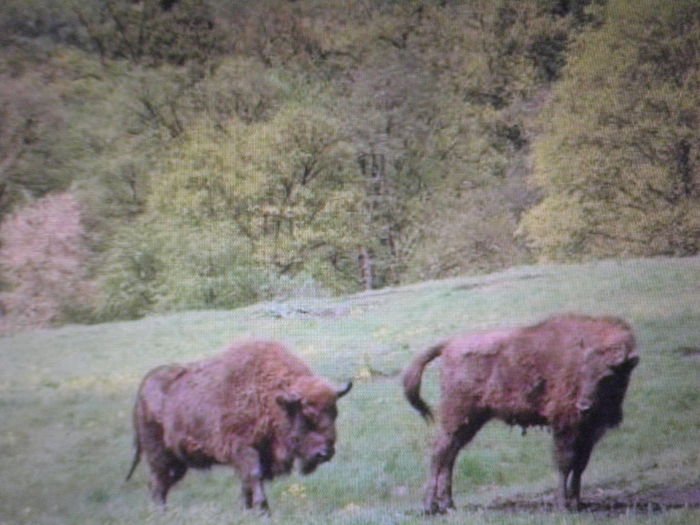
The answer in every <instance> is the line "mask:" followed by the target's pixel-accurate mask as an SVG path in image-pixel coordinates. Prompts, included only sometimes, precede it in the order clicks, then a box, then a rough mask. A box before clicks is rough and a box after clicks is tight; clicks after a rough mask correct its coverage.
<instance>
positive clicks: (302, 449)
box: [127, 341, 352, 509]
mask: <svg viewBox="0 0 700 525" xmlns="http://www.w3.org/2000/svg"><path fill="white" fill-rule="evenodd" d="M351 386H352V384H351V383H348V384H347V386H345V387H344V388H343V389H340V390H339V389H336V388H333V387H332V386H331V385H330V384H329V383H328V382H327V381H325V380H324V379H321V378H320V377H318V376H315V375H314V374H313V373H312V372H311V370H310V369H309V368H308V367H307V366H306V365H305V364H304V363H303V362H302V361H301V360H299V359H298V358H297V357H295V356H294V355H292V354H291V353H290V352H289V351H288V350H287V349H286V348H285V347H284V346H282V345H280V344H278V343H275V342H270V341H250V342H243V343H238V344H233V345H231V346H229V347H228V348H226V349H225V350H224V351H223V352H222V353H220V354H219V355H217V356H214V357H211V358H209V359H204V360H202V361H197V362H194V363H190V364H187V365H166V366H161V367H159V368H155V369H154V370H151V371H150V372H149V373H148V374H147V375H146V377H145V378H144V379H143V382H142V383H141V386H140V388H139V391H138V396H137V399H136V405H135V407H134V428H135V432H136V438H135V442H136V455H135V457H134V462H133V464H132V466H131V470H130V471H129V474H128V475H127V480H128V479H129V478H130V477H131V475H132V474H133V472H134V469H135V468H136V466H137V465H138V462H139V460H140V458H141V454H145V455H146V460H147V461H148V466H149V468H150V481H149V486H150V490H151V496H152V497H153V499H154V500H155V501H156V502H158V503H160V504H163V505H164V504H165V500H166V497H167V495H168V490H169V489H170V488H171V487H172V486H173V485H174V484H175V483H177V482H178V481H179V480H180V479H182V477H183V476H184V475H185V473H186V472H187V469H188V468H190V467H192V468H208V467H210V466H212V465H217V464H220V465H230V466H231V467H233V468H234V469H235V470H236V471H237V473H238V475H239V476H240V477H241V480H242V488H243V499H244V501H245V506H246V507H247V508H251V507H257V508H260V509H267V500H266V498H265V493H264V491H263V481H264V480H269V479H272V478H274V477H275V476H277V475H279V474H286V473H288V472H290V471H291V469H292V466H293V464H294V461H295V460H297V459H298V460H299V462H300V469H301V472H302V473H304V474H309V473H311V472H313V471H314V470H315V469H316V467H317V466H318V465H319V464H320V463H323V462H325V461H328V460H330V459H331V457H333V454H334V452H335V449H334V445H335V438H336V434H335V419H336V415H337V409H336V400H337V399H338V398H340V397H341V396H343V395H345V394H346V393H347V392H348V391H349V390H350V388H351Z"/></svg>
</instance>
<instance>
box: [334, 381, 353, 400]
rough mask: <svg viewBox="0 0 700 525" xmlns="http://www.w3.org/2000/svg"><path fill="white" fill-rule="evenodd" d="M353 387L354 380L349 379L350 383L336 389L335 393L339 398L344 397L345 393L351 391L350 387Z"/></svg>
mask: <svg viewBox="0 0 700 525" xmlns="http://www.w3.org/2000/svg"><path fill="white" fill-rule="evenodd" d="M351 388H352V381H348V384H347V385H345V386H344V387H343V388H340V389H338V390H337V391H336V393H335V395H336V397H337V398H338V399H340V398H341V397H343V396H344V395H345V394H347V393H348V392H350V389H351Z"/></svg>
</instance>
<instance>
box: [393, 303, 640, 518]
mask: <svg viewBox="0 0 700 525" xmlns="http://www.w3.org/2000/svg"><path fill="white" fill-rule="evenodd" d="M438 356H442V365H441V370H440V387H441V401H440V421H441V427H442V428H441V431H440V433H439V435H438V436H437V439H436V441H435V443H434V446H433V451H432V458H431V465H430V477H429V479H428V485H427V491H426V494H425V499H424V508H425V511H426V512H429V513H435V512H445V511H446V510H447V509H449V508H453V507H454V504H453V501H452V468H453V466H454V462H455V459H456V457H457V454H458V453H459V450H460V449H461V448H462V447H463V446H464V445H466V444H467V443H469V441H470V440H471V439H472V438H473V437H474V435H475V434H476V433H477V432H478V431H479V429H480V428H481V427H482V426H483V425H484V424H485V423H486V422H487V421H488V420H490V419H491V418H498V419H501V420H503V421H505V422H506V423H508V424H509V425H520V426H522V427H523V429H524V428H525V427H528V426H531V425H549V426H550V427H551V428H552V433H553V437H554V459H555V461H556V464H557V467H558V469H559V474H560V478H559V479H560V487H559V493H558V497H557V502H558V504H559V505H560V506H564V505H567V506H568V505H569V504H570V503H572V500H573V501H575V503H576V506H577V507H578V506H580V490H581V474H582V473H583V471H584V469H585V468H586V465H587V463H588V459H589V458H590V455H591V451H592V450H593V446H594V445H595V443H596V441H598V439H600V438H601V436H602V435H603V434H604V433H605V431H606V430H607V429H608V428H611V427H615V426H616V425H618V424H619V423H620V422H621V421H622V401H623V398H624V396H625V391H626V390H627V384H628V382H629V378H630V373H631V372H632V369H633V368H634V367H635V365H636V364H637V362H638V361H639V357H638V355H637V354H636V352H635V339H634V335H633V333H632V330H631V328H630V326H629V325H628V324H627V323H625V322H624V321H622V320H620V319H616V318H608V317H604V318H593V317H586V316H579V315H562V316H556V317H552V318H550V319H548V320H546V321H544V322H542V323H540V324H537V325H534V326H528V327H524V328H516V329H510V330H497V331H491V332H482V333H476V334H472V335H467V336H461V337H456V338H453V339H449V340H447V341H443V342H441V343H439V344H437V345H435V346H433V347H431V348H429V349H428V350H426V351H425V352H423V353H422V354H420V355H418V356H417V357H416V358H415V360H414V361H413V362H412V363H411V364H410V366H409V367H408V368H407V369H406V371H405V372H404V375H403V385H404V392H405V394H406V398H407V399H408V401H409V403H410V404H411V405H412V406H413V407H414V408H416V410H418V412H420V414H421V415H422V416H423V417H424V418H426V419H427V420H431V419H432V414H431V411H430V408H429V407H428V405H426V403H425V402H424V401H423V400H422V399H421V397H420V383H421V376H422V373H423V369H424V368H425V366H426V365H427V364H428V363H429V362H430V361H432V360H433V359H435V358H437V357H438Z"/></svg>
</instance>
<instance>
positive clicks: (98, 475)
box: [0, 258, 700, 525]
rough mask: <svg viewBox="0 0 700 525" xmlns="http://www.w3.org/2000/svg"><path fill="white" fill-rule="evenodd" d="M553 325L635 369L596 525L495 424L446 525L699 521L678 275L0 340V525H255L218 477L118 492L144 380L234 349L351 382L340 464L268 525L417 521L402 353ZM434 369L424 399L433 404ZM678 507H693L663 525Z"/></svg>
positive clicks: (614, 275)
mask: <svg viewBox="0 0 700 525" xmlns="http://www.w3.org/2000/svg"><path fill="white" fill-rule="evenodd" d="M559 311H578V312H585V313H592V314H614V315H619V316H622V317H624V318H626V319H628V320H629V321H630V322H631V323H632V324H633V326H634V328H635V330H636V331H637V335H638V339H639V347H640V353H641V356H642V360H641V364H640V366H639V367H638V369H637V370H636V371H635V373H634V375H633V378H632V384H631V386H630V390H629V394H628V398H627V403H626V406H625V408H626V419H625V422H624V423H623V425H622V426H621V427H620V429H618V430H616V431H614V432H611V433H610V434H609V435H607V436H606V437H605V438H604V439H603V440H602V442H601V444H600V445H599V447H598V448H597V449H596V450H595V451H594V454H593V458H592V461H591V465H590V466H589V469H588V470H587V471H586V473H585V475H584V482H583V483H584V487H583V498H584V501H587V502H588V504H589V510H590V511H591V512H590V513H582V514H579V515H577V516H575V517H574V518H569V517H566V515H563V514H560V513H558V512H555V511H552V510H551V509H550V508H549V506H548V504H549V503H551V499H552V496H553V488H554V487H555V485H556V477H555V474H554V470H553V468H552V465H551V462H550V459H549V447H550V437H549V435H548V434H547V433H545V432H540V431H531V432H528V434H527V435H526V436H524V437H520V436H519V432H513V431H511V430H510V429H509V428H508V427H506V426H504V425H502V424H499V423H493V424H491V425H489V426H487V427H486V428H485V429H484V430H483V431H482V432H481V433H480V434H479V436H478V437H477V438H476V439H475V440H474V442H473V443H472V444H471V445H470V446H469V447H468V448H467V449H465V450H464V451H463V453H462V455H461V456H460V460H459V463H458V466H457V468H456V472H455V498H456V503H457V507H458V509H457V511H456V512H455V513H454V514H452V515H450V516H448V517H446V518H444V519H440V521H439V522H440V523H461V522H463V521H464V520H465V519H466V520H469V521H470V523H492V522H493V523H496V522H497V523H538V524H539V523H564V522H566V523H571V522H574V523H593V522H595V523H601V522H603V523H607V522H610V523H630V522H635V523H688V522H692V521H696V520H698V519H699V518H700V510H698V504H700V497H698V493H699V491H700V483H699V482H698V472H699V471H700V454H699V449H698V446H697V435H698V432H699V431H700V408H699V407H700V391H699V390H698V377H700V333H698V329H697V327H698V326H699V321H700V259H698V258H687V259H651V260H631V261H625V262H616V261H606V262H598V263H590V264H582V265H571V266H531V267H520V268H516V269H512V270H509V271H506V272H501V273H496V274H489V275H483V276H476V277H461V278H455V279H450V280H442V281H432V282H425V283H420V284H416V285H413V286H406V287H401V288H394V289H385V290H382V291H378V292H371V293H363V294H357V295H351V296H344V297H339V298H327V299H299V300H296V301H291V302H285V303H264V304H258V305H255V306H251V307H248V308H243V309H239V310H234V311H202V312H187V313H181V314H174V315H168V316H162V317H150V318H147V319H144V320H141V321H132V322H119V323H109V324H101V325H94V326H77V325H76V326H66V327H63V328H60V329H56V330H46V331H34V332H26V333H21V334H17V335H14V336H12V337H7V338H3V339H0V414H1V415H2V427H1V428H0V451H1V453H0V473H1V474H0V523H3V524H4V523H13V524H14V523H32V524H58V523H61V524H63V523H76V524H77V523H114V524H122V523H124V524H126V523H154V524H160V523H163V524H165V523H168V524H173V523H183V524H184V523H187V524H188V525H189V524H197V523H212V522H231V520H236V521H235V523H248V522H251V523H254V522H258V521H259V517H257V516H256V515H254V514H250V513H245V512H243V510H242V505H241V503H240V501H239V498H238V481H237V480H235V478H234V477H233V475H232V473H231V472H230V471H229V470H228V469H223V468H219V469H213V470H212V471H211V472H204V473H190V474H189V475H188V476H187V477H186V478H185V480H184V481H183V482H182V483H181V485H179V486H178V487H176V488H175V489H174V490H173V492H172V498H171V501H170V507H169V510H168V511H167V512H166V513H161V512H159V511H157V510H156V509H153V508H152V507H151V506H150V505H149V503H148V497H147V489H146V479H147V476H146V473H145V469H144V468H143V466H141V467H140V468H139V470H138V471H137V473H136V475H135V477H134V480H132V481H131V482H129V483H127V484H124V483H123V481H122V480H123V476H124V475H125V473H126V469H127V468H128V465H129V462H130V460H131V456H132V431H131V416H130V411H131V405H132V402H133V397H134V393H135V390H136V388H137V385H138V382H139V380H140V378H141V377H142V375H143V374H144V373H145V372H146V371H147V370H148V369H149V368H150V367H152V366H155V365H157V364H160V363H163V362H169V361H188V360H192V359H197V358H199V357H201V356H204V355H207V354H209V353H211V352H214V351H216V349H217V348H219V347H221V346H222V345H224V344H225V343H226V342H227V341H229V340H231V339H233V338H236V337H241V336H256V337H271V338H276V339H281V340H284V341H286V342H287V343H288V344H289V345H290V346H291V347H292V348H294V349H295V351H296V352H297V353H298V354H299V355H301V356H302V357H303V358H305V359H306V360H307V361H308V362H309V363H310V364H311V365H312V367H313V368H314V369H315V370H316V371H318V372H319V373H322V374H325V375H326V376H328V377H329V378H331V379H333V380H338V381H340V380H344V379H348V378H353V379H354V380H355V388H354V390H353V392H352V393H351V395H349V396H348V397H347V398H346V399H343V400H342V402H341V403H340V406H339V409H340V418H339V434H340V438H339V444H338V454H337V456H336V458H334V460H333V461H332V462H331V463H329V464H328V465H324V466H323V467H322V468H320V469H319V471H318V472H317V473H316V474H314V475H312V476H309V477H300V476H298V475H296V474H295V475H293V476H290V477H288V478H284V479H280V480H276V481H274V482H273V483H271V484H270V486H269V488H268V495H269V499H270V504H271V506H272V510H273V517H272V522H274V523H424V522H425V518H423V517H421V516H420V515H419V514H418V509H419V508H420V498H421V487H422V484H423V481H424V476H425V465H426V463H425V455H426V451H427V446H428V443H429V440H430V436H431V435H432V432H433V431H434V429H433V428H431V427H428V426H426V425H425V424H424V423H423V422H422V421H421V420H420V418H419V417H418V416H417V415H416V414H415V413H414V412H413V411H412V410H411V409H410V408H409V407H408V405H407V404H406V403H405V401H404V400H403V399H402V397H401V391H400V388H399V385H398V382H397V378H396V376H397V375H398V373H399V372H400V370H401V369H402V368H403V366H405V364H406V363H407V362H408V360H409V359H410V357H411V355H413V353H415V352H417V351H418V350H420V349H422V348H423V347H425V346H426V345H427V344H429V343H430V342H431V341H434V340H435V339H437V338H439V337H442V336H444V335H449V334H451V333H454V332H458V331H463V330H470V329H475V328H483V327H489V326H497V325H503V324H506V325H508V324H515V323H523V322H531V321H535V320H538V319H541V318H542V317H545V316H547V315H548V314H550V313H553V312H559ZM435 368H437V367H435V366H433V368H432V369H429V370H430V371H429V372H428V374H427V378H426V385H425V392H426V398H427V399H428V400H429V401H430V402H431V403H435V400H436V389H435V382H434V379H435V374H434V369H435ZM232 478H233V481H232ZM684 502H686V503H689V504H690V507H689V508H686V509H685V510H683V509H677V508H676V507H679V506H682V504H683V503H684ZM630 505H632V506H634V505H636V507H634V508H632V509H630V508H629V506H630ZM513 510H515V512H513ZM570 520H573V521H570Z"/></svg>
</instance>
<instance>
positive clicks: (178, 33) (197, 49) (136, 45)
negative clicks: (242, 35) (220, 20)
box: [74, 0, 224, 66]
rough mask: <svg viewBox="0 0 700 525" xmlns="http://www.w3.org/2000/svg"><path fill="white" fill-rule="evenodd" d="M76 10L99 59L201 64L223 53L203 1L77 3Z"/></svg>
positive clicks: (221, 37)
mask: <svg viewBox="0 0 700 525" xmlns="http://www.w3.org/2000/svg"><path fill="white" fill-rule="evenodd" d="M74 10H75V14H76V16H77V18H78V20H80V23H81V24H82V26H83V27H84V29H85V32H86V33H87V35H88V37H89V41H90V43H91V44H92V46H94V48H95V49H96V50H97V51H98V53H99V54H100V57H101V58H102V59H103V60H107V59H120V58H124V59H127V60H130V61H132V62H134V63H138V64H145V65H149V66H155V65H160V64H163V63H168V64H176V65H184V64H186V63H196V64H204V63H206V62H208V61H209V60H210V59H212V58H213V57H215V56H217V55H219V54H220V53H221V52H222V51H223V48H222V44H223V42H224V40H223V37H224V35H223V33H221V32H220V31H218V30H217V28H216V26H215V24H214V20H213V19H212V17H211V14H210V12H209V7H208V5H207V3H206V2H205V1H204V0H165V1H163V0H140V1H136V2H133V1H129V0H107V1H104V2H101V1H95V2H87V3H86V2H76V4H75V7H74Z"/></svg>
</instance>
